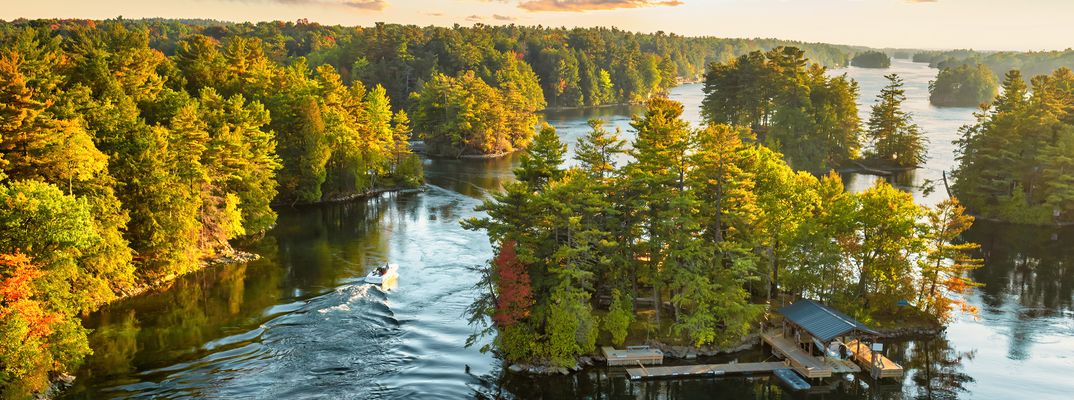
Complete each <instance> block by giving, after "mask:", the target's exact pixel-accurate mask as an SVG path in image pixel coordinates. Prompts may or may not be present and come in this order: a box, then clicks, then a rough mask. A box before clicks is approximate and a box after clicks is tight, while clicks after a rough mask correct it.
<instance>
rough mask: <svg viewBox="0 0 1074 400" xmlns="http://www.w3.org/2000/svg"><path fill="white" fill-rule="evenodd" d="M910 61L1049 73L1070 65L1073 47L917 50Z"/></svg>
mask: <svg viewBox="0 0 1074 400" xmlns="http://www.w3.org/2000/svg"><path fill="white" fill-rule="evenodd" d="M913 60H914V62H919V63H928V64H929V66H930V67H932V68H939V69H940V70H943V69H946V68H954V67H958V66H960V65H969V66H971V67H972V66H975V65H979V64H980V65H985V66H987V67H988V68H989V69H990V70H991V71H992V73H993V74H994V76H1001V75H1003V74H1006V73H1007V72H1009V71H1011V70H1018V71H1021V72H1022V74H1024V75H1025V76H1027V77H1032V76H1037V75H1045V74H1050V73H1052V71H1055V70H1057V69H1059V68H1067V69H1070V68H1074V50H1072V49H1064V50H1051V51H1027V52H1017V51H995V52H985V51H974V50H965V49H960V50H946V51H921V52H917V53H915V54H914V57H913Z"/></svg>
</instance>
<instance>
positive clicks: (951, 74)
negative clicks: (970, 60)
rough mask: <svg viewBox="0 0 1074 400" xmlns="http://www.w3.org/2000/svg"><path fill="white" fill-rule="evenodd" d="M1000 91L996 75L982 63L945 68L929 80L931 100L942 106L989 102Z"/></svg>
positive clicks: (976, 104) (967, 105) (973, 105)
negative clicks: (933, 78)
mask: <svg viewBox="0 0 1074 400" xmlns="http://www.w3.org/2000/svg"><path fill="white" fill-rule="evenodd" d="M998 93H999V84H998V83H996V77H995V76H994V75H992V71H991V70H989V69H988V67H986V66H984V65H982V64H977V65H976V66H973V65H968V64H964V65H959V66H955V67H947V68H944V69H942V70H940V73H939V74H937V75H936V80H935V81H932V82H929V102H930V103H932V104H933V105H936V106H940V107H975V106H979V105H981V104H988V103H991V102H992V100H993V99H994V98H995V97H996V95H997V94H998Z"/></svg>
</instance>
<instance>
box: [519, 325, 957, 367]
mask: <svg viewBox="0 0 1074 400" xmlns="http://www.w3.org/2000/svg"><path fill="white" fill-rule="evenodd" d="M946 329H947V328H946V327H944V326H912V327H901V328H887V329H878V330H877V332H880V336H881V338H882V339H888V340H891V339H912V338H921V337H930V336H938V335H940V334H942V333H943V332H944V331H945V330H946ZM645 344H646V345H648V346H650V347H652V348H655V349H659V350H660V351H662V352H663V353H664V357H665V358H672V359H678V360H696V359H697V358H698V357H714V356H718V355H721V354H731V353H737V352H740V351H746V350H749V349H752V348H754V347H756V346H760V345H761V335H760V334H757V333H751V334H749V335H747V336H745V337H743V338H742V339H741V340H739V342H738V343H737V344H735V345H732V346H729V347H719V346H701V347H694V346H679V345H671V344H666V343H662V342H660V341H657V340H649V341H647V342H645ZM605 361H606V360H605V359H604V357H602V356H599V355H589V356H582V357H578V361H577V362H576V363H575V365H574V366H573V367H570V368H566V367H556V366H551V365H543V364H527V363H518V364H511V365H510V366H508V367H507V369H508V370H509V371H511V372H513V373H516V374H529V375H570V374H572V373H575V372H579V371H581V370H583V369H585V368H587V367H593V366H603V365H605Z"/></svg>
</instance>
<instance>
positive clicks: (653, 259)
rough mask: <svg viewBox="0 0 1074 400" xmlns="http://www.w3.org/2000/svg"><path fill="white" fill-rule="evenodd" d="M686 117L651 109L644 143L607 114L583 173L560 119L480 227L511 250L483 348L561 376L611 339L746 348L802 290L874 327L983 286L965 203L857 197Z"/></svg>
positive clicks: (747, 137)
mask: <svg viewBox="0 0 1074 400" xmlns="http://www.w3.org/2000/svg"><path fill="white" fill-rule="evenodd" d="M682 113H683V106H682V105H681V104H679V103H677V102H675V101H672V100H669V99H666V98H656V99H653V100H652V101H650V102H648V103H647V106H646V109H645V110H644V111H643V112H642V113H639V114H637V115H635V116H634V117H633V118H632V120H631V124H630V126H631V129H632V131H633V133H634V136H635V139H634V140H633V142H632V143H631V145H630V146H629V150H626V149H627V147H626V143H625V142H624V141H623V140H622V139H621V138H620V137H619V135H618V134H617V133H616V132H610V131H608V130H607V129H605V128H604V126H603V121H600V120H592V121H590V128H591V130H590V131H589V133H588V134H587V135H585V136H583V137H582V138H580V139H579V141H578V143H577V145H576V152H575V155H574V162H573V163H571V164H569V165H572V166H571V167H564V165H565V161H566V160H565V159H564V157H565V154H566V146H565V145H564V144H563V143H562V142H560V139H559V137H558V136H557V135H556V133H555V130H554V129H550V128H549V129H543V130H542V131H541V132H540V133H539V134H538V135H537V136H536V137H535V138H534V140H533V143H531V145H530V146H529V147H528V148H527V149H526V150H525V151H524V152H523V153H522V156H521V157H522V160H521V163H520V165H519V167H518V168H517V169H516V171H515V174H516V176H517V177H518V181H517V182H515V183H512V184H510V185H507V187H505V190H504V191H503V192H502V193H498V194H494V195H493V196H492V197H491V198H490V199H488V200H486V201H485V202H484V203H483V204H482V205H481V206H479V207H478V208H477V211H481V212H484V213H486V214H487V216H486V217H480V218H471V219H468V220H466V221H465V227H467V228H468V229H474V230H483V231H485V232H487V233H488V235H489V240H490V242H491V243H492V245H493V246H494V248H495V253H496V255H495V257H494V259H493V260H491V262H490V263H489V264H488V265H486V266H484V267H483V268H482V269H481V274H482V279H481V281H480V282H479V283H478V284H477V285H475V288H478V289H479V291H480V294H479V295H478V297H477V299H476V300H475V301H474V303H473V304H472V305H471V307H470V309H469V310H470V315H471V319H470V320H471V322H472V323H473V324H475V325H476V327H477V333H475V335H474V336H472V337H471V339H470V340H469V343H471V344H473V343H478V342H481V341H480V339H481V338H482V337H484V336H492V337H493V339H492V344H491V345H489V346H486V347H484V350H492V351H495V352H496V353H497V354H498V355H499V356H501V357H502V358H503V359H504V360H505V361H507V362H508V363H511V364H520V365H531V366H533V365H537V366H539V367H537V368H532V367H531V368H526V367H520V368H522V369H529V370H536V371H546V372H547V371H565V369H566V368H573V367H574V366H576V365H577V363H578V362H579V360H581V359H582V358H583V357H589V356H590V355H593V354H594V352H595V351H596V350H597V348H598V347H599V346H607V345H611V346H620V345H624V344H642V343H643V342H645V341H648V343H647V344H649V345H651V346H671V348H676V346H677V347H679V348H681V347H685V348H688V349H692V350H689V352H692V354H697V353H698V352H718V351H727V350H728V349H735V348H741V346H743V345H744V344H745V345H746V346H747V347H748V346H749V343H751V341H752V339H751V338H755V337H756V336H753V335H756V333H757V332H756V329H757V327H758V325H759V324H760V323H761V321H763V320H764V319H765V315H766V313H767V312H768V310H767V309H766V306H765V305H766V304H790V303H792V302H793V301H794V300H795V299H798V298H801V297H805V296H808V297H810V298H812V299H813V300H815V301H816V302H817V303H818V304H827V305H830V306H833V307H837V308H838V309H840V310H842V311H843V312H845V313H846V314H847V315H850V316H855V317H857V318H861V319H867V320H869V321H873V323H874V324H876V325H877V329H885V330H887V329H890V330H892V331H894V332H898V331H901V330H904V329H906V328H907V327H909V326H920V327H926V328H927V330H928V331H929V332H935V331H936V330H937V329H939V327H941V326H942V324H943V323H945V321H948V320H949V319H950V318H951V317H952V315H953V307H952V305H953V304H956V303H959V302H961V301H962V300H961V294H963V293H965V292H966V291H967V290H970V289H971V288H972V287H973V286H974V283H973V281H972V280H971V279H970V278H968V277H967V275H966V274H965V272H966V271H968V270H971V269H973V268H976V267H977V266H979V264H978V263H976V262H972V261H969V260H972V258H971V257H969V252H970V251H972V250H973V249H975V248H976V246H975V245H974V244H972V243H961V242H958V241H957V240H958V237H959V235H960V234H961V232H963V231H964V230H965V229H967V228H969V227H970V225H971V224H972V221H973V217H971V216H969V215H966V214H964V208H963V207H962V206H961V205H960V204H959V203H958V201H957V200H955V199H948V200H945V201H943V202H941V203H940V204H938V205H936V206H934V207H925V206H921V205H918V204H916V203H915V201H914V198H913V196H912V195H911V194H909V193H907V192H903V191H900V190H898V189H896V188H894V187H892V186H891V185H890V184H888V183H886V182H884V181H882V180H881V181H878V182H877V183H876V184H875V185H874V186H872V187H871V188H869V189H867V190H865V191H862V192H858V193H853V192H849V191H847V190H846V189H845V188H844V186H843V182H842V179H841V178H840V177H839V175H838V174H834V173H832V174H828V175H824V176H820V177H818V176H815V175H812V174H809V173H806V172H796V171H795V170H794V169H792V168H791V167H790V166H789V165H788V164H787V162H786V161H784V160H783V157H782V155H781V154H780V153H778V152H777V151H775V150H773V149H771V148H769V147H767V146H765V145H763V144H762V143H759V142H758V141H757V139H756V136H755V135H754V134H753V132H752V131H751V130H750V128H749V127H747V126H741V125H739V126H734V125H729V124H709V125H707V126H705V127H701V128H693V127H691V126H690V125H689V124H688V123H687V122H686V121H684V120H683V118H682ZM621 155H629V156H630V157H629V160H630V161H627V162H625V163H624V162H622V161H620V160H622V158H621V157H620V156H621ZM950 260H959V262H951V261H950ZM892 276H897V277H905V278H900V279H886V278H885V277H892ZM835 277H837V278H835Z"/></svg>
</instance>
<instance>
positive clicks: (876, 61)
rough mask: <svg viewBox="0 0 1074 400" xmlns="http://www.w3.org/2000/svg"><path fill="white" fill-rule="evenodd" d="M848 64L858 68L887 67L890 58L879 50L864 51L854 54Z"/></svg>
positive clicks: (889, 63)
mask: <svg viewBox="0 0 1074 400" xmlns="http://www.w3.org/2000/svg"><path fill="white" fill-rule="evenodd" d="M850 65H853V66H855V67H860V68H888V67H891V58H890V57H888V55H887V54H884V53H882V52H879V51H866V52H864V53H858V55H856V56H854V58H853V59H851V60H850Z"/></svg>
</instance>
